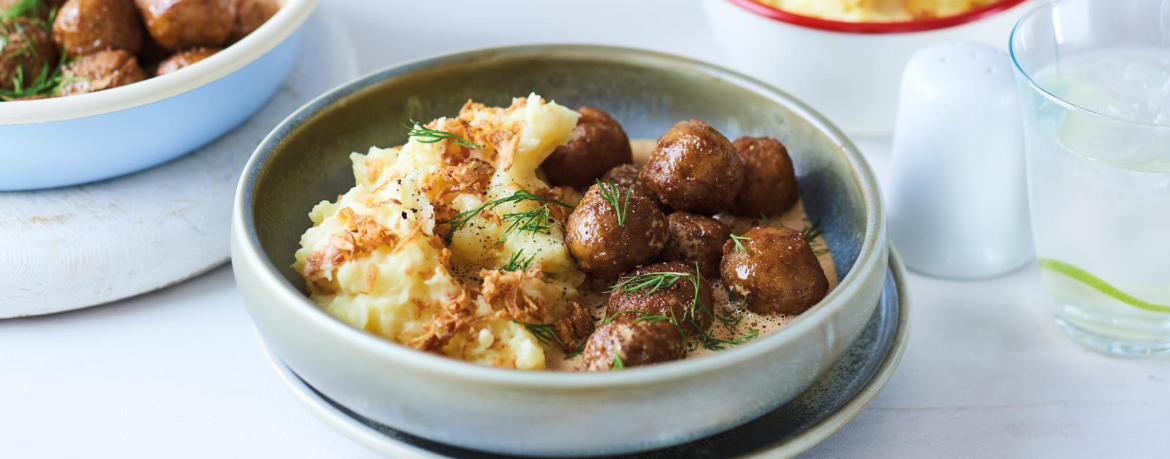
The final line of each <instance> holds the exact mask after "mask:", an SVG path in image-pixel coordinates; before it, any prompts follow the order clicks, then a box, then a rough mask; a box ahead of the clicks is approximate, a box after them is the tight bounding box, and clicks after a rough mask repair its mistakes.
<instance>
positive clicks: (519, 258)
mask: <svg viewBox="0 0 1170 459" xmlns="http://www.w3.org/2000/svg"><path fill="white" fill-rule="evenodd" d="M534 260H536V254H535V253H534V254H532V256H530V257H528V258H524V249H520V250H518V251H517V252H516V253H513V254H512V256H511V257H508V262H507V263H506V264H504V267H503V268H500V269H501V270H504V271H528V267H529V266H532V262H533V261H534Z"/></svg>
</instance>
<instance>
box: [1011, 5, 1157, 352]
mask: <svg viewBox="0 0 1170 459" xmlns="http://www.w3.org/2000/svg"><path fill="white" fill-rule="evenodd" d="M1011 53H1012V58H1013V60H1014V61H1015V64H1016V80H1017V82H1018V87H1019V93H1020V103H1021V106H1022V109H1023V114H1024V124H1025V142H1026V151H1027V153H1026V157H1027V170H1028V193H1029V201H1030V204H1031V212H1032V228H1033V230H1032V231H1033V236H1034V238H1035V243H1036V253H1037V257H1038V259H1039V264H1040V271H1041V275H1042V277H1043V280H1044V286H1045V288H1046V289H1047V291H1048V294H1049V295H1050V296H1051V298H1052V300H1053V301H1052V303H1053V305H1054V307H1055V317H1056V323H1057V324H1058V325H1059V326H1060V327H1061V328H1062V329H1063V330H1064V331H1065V332H1066V333H1068V334H1069V335H1070V336H1072V337H1073V338H1074V339H1075V340H1077V341H1078V342H1080V343H1081V344H1083V345H1085V346H1088V347H1090V348H1093V349H1096V350H1100V351H1103V352H1108V353H1117V354H1153V353H1161V352H1167V351H1170V0H1056V1H1053V2H1051V3H1048V4H1045V5H1043V6H1041V7H1039V8H1038V9H1036V10H1035V11H1033V12H1031V13H1029V14H1028V15H1026V16H1025V17H1024V18H1023V19H1022V20H1021V21H1020V23H1019V24H1018V25H1016V29H1015V31H1013V32H1012V37H1011Z"/></svg>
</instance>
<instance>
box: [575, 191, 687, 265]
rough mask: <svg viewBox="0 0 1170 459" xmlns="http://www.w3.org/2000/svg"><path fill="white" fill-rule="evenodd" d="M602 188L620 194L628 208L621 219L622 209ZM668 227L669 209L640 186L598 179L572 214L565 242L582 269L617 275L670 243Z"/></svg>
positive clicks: (651, 257)
mask: <svg viewBox="0 0 1170 459" xmlns="http://www.w3.org/2000/svg"><path fill="white" fill-rule="evenodd" d="M603 186H604V187H605V188H604V190H605V192H604V193H603V188H602V187H603ZM603 194H609V195H610V196H611V197H616V198H617V201H618V204H619V206H618V207H621V208H623V209H624V210H625V212H624V215H625V217H624V221H623V222H621V224H619V218H618V217H619V211H618V210H617V209H615V208H614V206H613V205H612V204H610V202H609V201H607V200H606V199H605V197H603ZM666 228H667V226H666V215H663V214H662V211H661V210H659V209H658V206H657V205H656V204H654V200H652V199H650V197H649V196H647V195H646V193H645V192H644V191H642V190H641V189H640V188H638V187H624V188H623V187H620V186H614V185H612V184H609V183H603V184H595V185H593V186H591V187H589V191H587V192H585V197H583V198H581V203H580V204H578V205H577V208H576V209H574V210H573V213H572V214H570V215H569V219H568V221H567V222H566V223H565V244H566V245H567V246H568V247H569V253H570V254H572V255H573V258H574V259H575V260H577V267H578V268H580V269H581V271H584V272H585V273H586V274H590V275H592V276H596V277H614V276H617V275H618V274H621V273H623V272H626V271H629V270H630V269H631V268H634V267H635V266H638V265H641V264H643V263H647V262H649V261H651V260H653V259H654V257H657V256H658V253H659V252H661V251H662V246H664V245H666V238H667V236H668V234H667V231H666Z"/></svg>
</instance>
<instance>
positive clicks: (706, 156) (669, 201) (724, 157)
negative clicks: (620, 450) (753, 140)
mask: <svg viewBox="0 0 1170 459" xmlns="http://www.w3.org/2000/svg"><path fill="white" fill-rule="evenodd" d="M639 176H640V177H641V179H642V183H643V184H645V185H646V186H647V187H649V188H650V189H651V190H653V191H654V193H656V194H657V195H658V197H659V198H660V199H662V202H663V203H665V204H666V205H668V206H670V207H673V208H674V209H675V210H685V211H688V212H695V213H702V214H713V213H716V212H720V211H723V210H726V209H727V208H728V207H731V204H732V202H734V201H735V195H736V194H737V193H739V189H740V188H741V187H742V186H743V161H742V160H740V159H739V155H738V154H736V153H735V147H733V146H732V145H731V142H730V141H728V140H727V138H726V137H724V136H723V134H720V133H719V131H716V130H715V128H713V127H711V126H708V125H707V123H704V122H702V121H698V120H691V121H682V122H679V123H678V124H675V125H674V126H673V127H671V128H670V130H668V131H666V133H665V134H663V135H662V137H659V138H658V146H657V147H656V148H655V149H654V151H653V152H651V153H650V160H649V161H648V162H647V163H646V166H644V167H643V168H642V172H641V174H640V175H639Z"/></svg>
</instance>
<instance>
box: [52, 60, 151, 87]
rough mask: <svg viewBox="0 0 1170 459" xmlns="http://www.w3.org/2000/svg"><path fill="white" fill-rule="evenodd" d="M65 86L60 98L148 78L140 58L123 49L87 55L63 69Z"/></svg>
mask: <svg viewBox="0 0 1170 459" xmlns="http://www.w3.org/2000/svg"><path fill="white" fill-rule="evenodd" d="M61 72H62V73H63V74H64V75H65V84H64V85H62V86H61V89H60V90H59V91H58V93H57V94H58V95H61V96H69V95H74V94H85V93H90V92H95V91H101V90H103V89H110V88H116V87H118V86H125V85H128V84H130V83H137V82H139V81H142V80H145V79H146V72H144V71H142V67H139V66H138V59H137V58H135V57H134V56H133V55H131V54H130V53H128V52H125V51H122V50H120V49H119V50H113V51H98V52H96V53H93V54H87V55H85V56H82V57H81V58H80V59H77V60H75V61H73V62H71V63H70V64H69V65H66V66H65V67H63V68H62V69H61Z"/></svg>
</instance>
